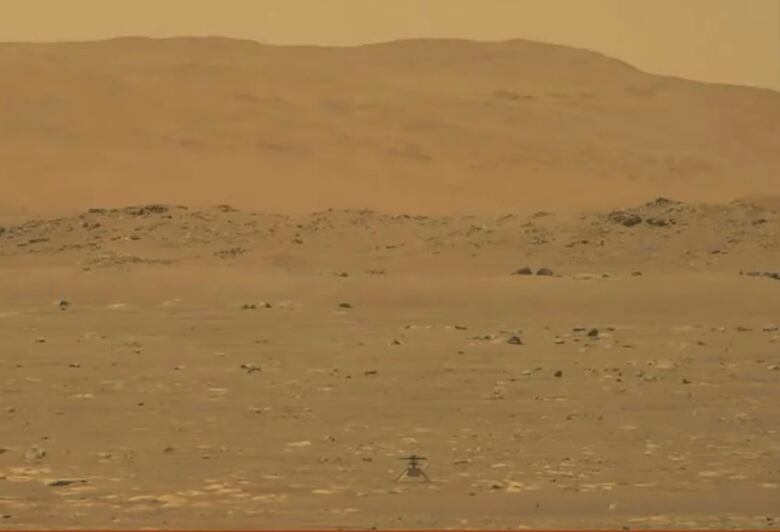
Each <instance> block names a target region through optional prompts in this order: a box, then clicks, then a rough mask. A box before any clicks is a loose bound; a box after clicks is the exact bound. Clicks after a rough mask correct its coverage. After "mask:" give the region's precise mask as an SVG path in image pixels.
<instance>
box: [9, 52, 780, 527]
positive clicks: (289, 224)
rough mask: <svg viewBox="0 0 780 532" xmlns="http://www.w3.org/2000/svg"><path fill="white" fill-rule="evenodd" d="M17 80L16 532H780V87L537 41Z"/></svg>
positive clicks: (85, 63)
mask: <svg viewBox="0 0 780 532" xmlns="http://www.w3.org/2000/svg"><path fill="white" fill-rule="evenodd" d="M0 81H2V83H0V161H2V165H0V166H1V167H0V528H4V529H21V528H33V527H59V528H63V527H80V528H113V529H122V528H124V529H127V528H138V527H156V528H223V529H224V528H255V529H257V528H266V527H275V528H281V527H285V528H288V527H289V528H300V527H312V528H315V527H316V528H323V527H326V528H329V527H345V528H348V527H362V528H368V527H373V526H376V527H382V528H396V527H405V528H421V527H425V528H444V527H457V528H467V527H481V528H486V527H488V528H504V527H509V528H517V527H524V526H526V527H545V528H548V527H549V528H562V527H569V528H572V527H588V528H595V527H609V528H617V527H626V528H630V529H637V528H663V527H666V528H668V527H678V528H715V527H717V528H723V527H730V528H737V527H742V528H746V527H748V528H762V529H764V528H775V529H776V528H780V523H779V522H778V521H779V520H780V515H778V507H779V506H778V504H777V501H778V500H780V458H779V456H780V455H779V454H778V453H779V452H780V438H779V431H780V410H779V409H778V405H780V386H779V385H778V384H780V382H779V381H780V330H778V326H779V325H780V195H778V194H780V181H778V180H779V179H780V151H778V150H777V139H778V138H780V94H778V93H776V92H772V91H766V90H757V89H750V88H745V87H731V86H720V85H706V84H702V83H694V82H689V81H685V80H680V79H672V78H664V77H660V76H652V75H649V74H646V73H643V72H640V71H638V70H636V69H634V68H633V67H631V66H629V65H625V64H623V63H620V62H618V61H615V60H612V59H610V58H607V57H603V56H601V55H598V54H594V53H591V52H587V51H583V50H574V49H570V48H565V47H560V46H551V45H542V44H538V43H531V42H526V41H513V42H508V43H470V42H465V41H406V42H398V43H390V44H384V45H372V46H364V47H357V48H339V49H336V48H334V49H328V48H313V47H289V48H283V47H272V46H264V45H260V44H257V43H251V42H241V41H230V40H227V39H170V40H162V41H156V40H149V39H117V40H114V41H108V42H101V43H69V44H46V45H42V44H41V45H37V44H36V45H33V44H0ZM229 205H230V206H229ZM369 209H370V210H369ZM540 273H545V274H546V275H540ZM410 453H415V454H418V455H422V456H424V457H426V458H427V461H426V462H425V471H426V472H427V474H428V475H429V476H430V478H431V482H428V483H424V482H395V479H396V477H397V476H398V475H399V474H400V473H401V472H402V471H403V470H404V467H405V463H404V462H403V461H401V460H400V458H401V457H403V456H405V455H408V454H410Z"/></svg>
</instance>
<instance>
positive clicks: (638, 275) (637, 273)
mask: <svg viewBox="0 0 780 532" xmlns="http://www.w3.org/2000/svg"><path fill="white" fill-rule="evenodd" d="M631 275H633V276H634V277H641V276H642V275H643V274H642V272H631Z"/></svg>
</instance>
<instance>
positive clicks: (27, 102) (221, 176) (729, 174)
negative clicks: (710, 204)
mask: <svg viewBox="0 0 780 532" xmlns="http://www.w3.org/2000/svg"><path fill="white" fill-rule="evenodd" d="M0 80H2V83H0V101H2V102H3V105H2V106H0V124H2V128H0V160H2V161H3V165H2V169H1V170H0V171H1V172H2V174H1V175H0V182H1V184H2V188H3V190H2V195H1V197H2V199H0V212H2V211H4V210H5V211H9V210H10V209H12V208H13V209H26V210H27V211H28V212H34V213H42V214H55V213H59V212H66V211H69V210H81V209H85V208H89V207H94V206H100V207H104V208H109V207H120V206H123V205H127V204H145V203H158V202H161V203H172V204H188V205H214V204H220V203H228V204H231V205H235V206H236V207H239V208H243V209H253V210H265V211H271V212H279V213H288V214H300V213H305V212H311V211H316V210H320V209H326V208H339V209H344V208H370V209H375V210H378V211H385V212H415V213H425V214H446V213H476V214H489V215H492V214H501V213H505V212H518V211H528V212H531V211H535V210H539V209H550V210H561V209H582V208H607V207H616V206H620V205H625V204H629V203H639V202H642V201H646V200H647V199H648V198H651V197H655V196H670V197H674V198H676V199H679V200H682V201H715V202H720V201H728V200H732V199H734V198H736V197H739V196H743V195H747V194H763V193H772V192H777V191H778V189H780V184H778V177H777V176H778V173H779V171H780V151H778V150H777V149H776V145H775V144H776V139H777V138H779V137H780V94H778V93H776V92H773V91H769V90H763V89H752V88H746V87H737V86H725V85H711V84H703V83H698V82H692V81H686V80H682V79H675V78H669V77H661V76H655V75H650V74H647V73H644V72H641V71H639V70H637V69H635V68H633V67H631V66H629V65H626V64H624V63H622V62H619V61H617V60H614V59H610V58H608V57H604V56H602V55H599V54H596V53H592V52H589V51H584V50H579V49H573V48H568V47H564V46H556V45H548V44H540V43H535V42H529V41H521V40H517V41H509V42H497V43H477V42H470V41H457V40H410V41H399V42H392V43H386V44H377V45H367V46H360V47H354V48H321V47H279V46H269V45H263V44H259V43H255V42H249V41H238V40H230V39H222V38H176V39H163V40H154V39H146V38H121V39H114V40H110V41H103V42H84V43H57V44H25V43H9V44H2V45H0ZM773 139H775V140H773Z"/></svg>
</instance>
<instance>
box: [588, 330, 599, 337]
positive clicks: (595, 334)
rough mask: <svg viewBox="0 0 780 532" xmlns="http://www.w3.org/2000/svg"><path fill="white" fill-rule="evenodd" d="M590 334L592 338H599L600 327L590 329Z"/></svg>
mask: <svg viewBox="0 0 780 532" xmlns="http://www.w3.org/2000/svg"><path fill="white" fill-rule="evenodd" d="M588 336H589V337H590V338H598V337H599V330H598V329H591V330H589V331H588Z"/></svg>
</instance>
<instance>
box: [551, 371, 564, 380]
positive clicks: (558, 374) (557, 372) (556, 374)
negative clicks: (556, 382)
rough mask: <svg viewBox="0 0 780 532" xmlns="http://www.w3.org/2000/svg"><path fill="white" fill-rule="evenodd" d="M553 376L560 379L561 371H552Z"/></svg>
mask: <svg viewBox="0 0 780 532" xmlns="http://www.w3.org/2000/svg"><path fill="white" fill-rule="evenodd" d="M553 376H554V377H557V378H559V379H560V378H561V377H563V371H561V370H558V371H556V372H555V373H553Z"/></svg>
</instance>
